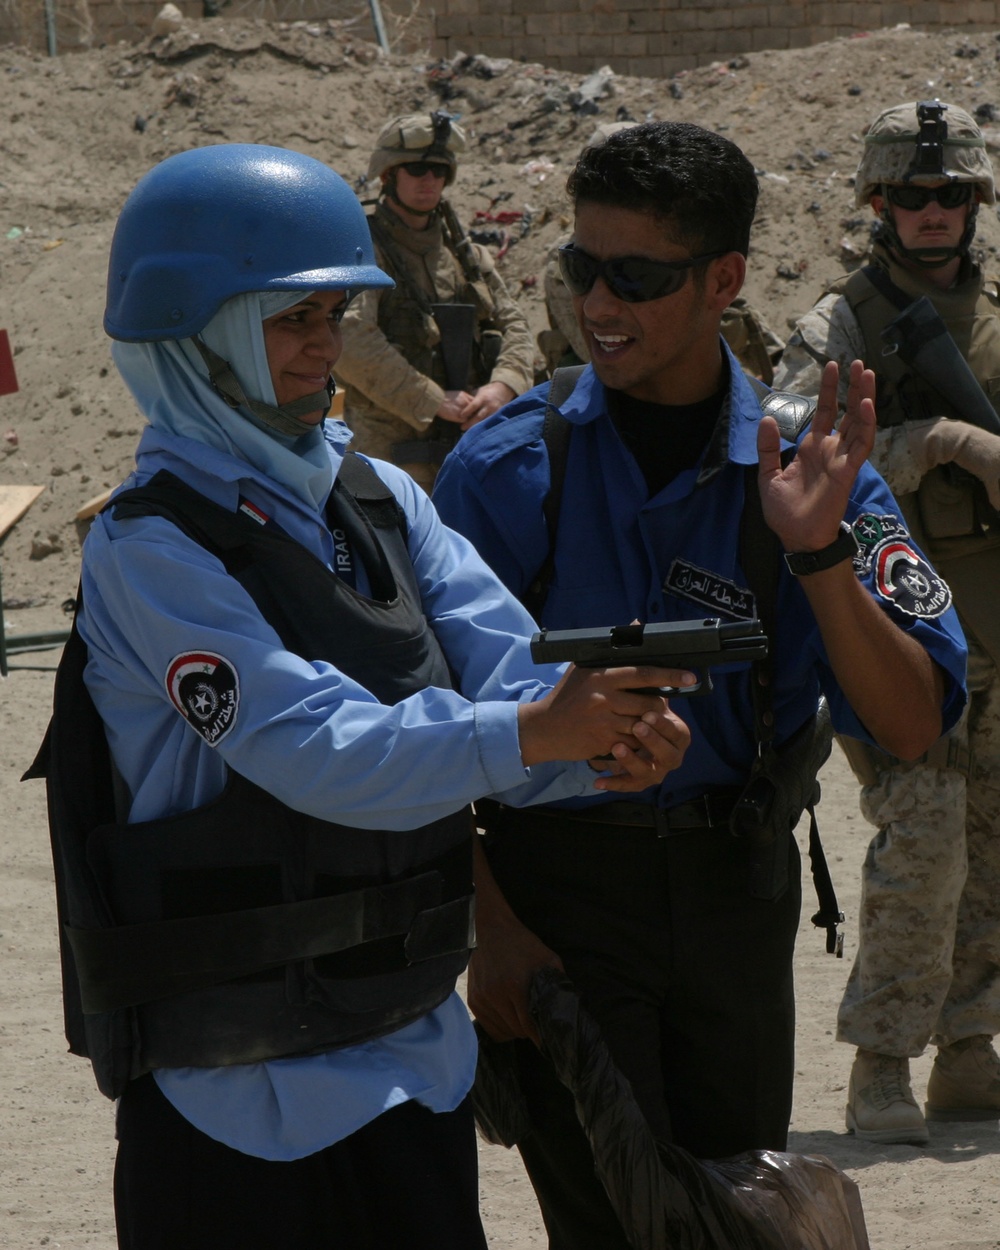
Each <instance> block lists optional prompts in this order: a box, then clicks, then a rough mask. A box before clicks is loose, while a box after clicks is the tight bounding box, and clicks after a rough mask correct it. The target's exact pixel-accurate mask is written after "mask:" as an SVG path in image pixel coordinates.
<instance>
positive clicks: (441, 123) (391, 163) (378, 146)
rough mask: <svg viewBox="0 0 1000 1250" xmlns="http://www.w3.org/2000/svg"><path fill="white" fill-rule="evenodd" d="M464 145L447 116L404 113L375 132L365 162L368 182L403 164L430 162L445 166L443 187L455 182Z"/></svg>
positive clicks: (461, 134) (460, 132) (440, 111)
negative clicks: (369, 153) (375, 136)
mask: <svg viewBox="0 0 1000 1250" xmlns="http://www.w3.org/2000/svg"><path fill="white" fill-rule="evenodd" d="M466 146H467V141H466V138H465V131H464V130H463V129H462V128H461V126H458V125H456V123H455V121H454V119H453V118H452V116H451V114H450V113H446V112H444V110H443V109H438V110H436V111H435V112H433V113H407V114H405V115H404V116H402V117H394V118H392V120H391V121H388V122H386V124H385V125H384V126H383V127H382V129H381V130H380V131H379V135H378V139H377V140H376V141H375V150H374V152H372V154H371V159H370V160H369V162H368V178H369V181H371V180H373V179H375V178H380V177H381V176H382V174H384V173H387V172H388V171H389V170H390V169H393V168H394V167H395V166H397V165H405V164H406V162H407V161H433V162H435V163H436V164H439V165H445V166H447V170H448V172H447V175H446V177H445V186H448V187H450V186H451V184H452V183H453V182H454V181H455V171H456V169H457V168H458V156H459V154H460V153H461V152H464V151H465V149H466Z"/></svg>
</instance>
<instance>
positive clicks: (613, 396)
mask: <svg viewBox="0 0 1000 1250" xmlns="http://www.w3.org/2000/svg"><path fill="white" fill-rule="evenodd" d="M727 389H728V385H723V386H722V387H720V389H719V390H718V391H716V393H715V394H714V395H710V396H709V397H708V399H701V400H699V401H698V402H697V403H694V404H653V403H649V402H648V401H646V400H643V399H633V398H632V397H631V396H630V395H626V394H624V393H623V392H622V391H608V412H609V414H610V416H611V420H612V421H613V422H614V426H615V429H616V430H617V431H618V436H619V437H620V438H621V440H622V442H623V443H624V444H625V446H626V447H627V448H628V449H629V451H630V452H631V453H632V455H633V456H634V457H635V460H636V463H637V464H638V465H639V468H640V469H641V470H642V472H643V476H644V477H645V479H646V485H647V486H648V487H649V493H650V496H653V495H656V494H658V493H659V492H660V491H661V490H662V489H663V488H664V486H666V485H667V483H668V482H671V481H673V479H674V478H675V477H676V476H677V474H678V473H680V472H682V471H683V470H684V469H690V468H693V466H694V465H696V464H697V463H698V458H699V457H700V456H701V453H702V452H703V451H704V450H705V447H706V445H707V443H708V440H709V438H710V437H711V435H712V430H713V429H714V428H715V423H716V421H718V419H719V412H720V410H721V408H722V403H723V400H724V399H725V397H726V391H727Z"/></svg>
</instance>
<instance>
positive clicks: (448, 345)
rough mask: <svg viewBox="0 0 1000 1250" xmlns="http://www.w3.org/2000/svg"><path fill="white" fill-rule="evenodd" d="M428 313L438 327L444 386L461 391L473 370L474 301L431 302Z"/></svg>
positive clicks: (449, 389) (446, 388)
mask: <svg viewBox="0 0 1000 1250" xmlns="http://www.w3.org/2000/svg"><path fill="white" fill-rule="evenodd" d="M431 314H432V316H433V317H434V320H435V321H436V322H437V327H438V329H439V330H440V331H441V361H442V363H443V365H444V373H445V390H448V391H464V390H465V388H466V387H467V386H468V385H469V374H470V373H471V372H472V347H473V344H474V342H475V335H476V306H475V304H431Z"/></svg>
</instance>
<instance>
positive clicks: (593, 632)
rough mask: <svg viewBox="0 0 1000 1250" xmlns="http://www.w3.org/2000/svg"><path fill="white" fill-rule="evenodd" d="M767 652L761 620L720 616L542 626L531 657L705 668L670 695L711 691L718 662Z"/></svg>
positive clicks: (597, 664) (581, 663)
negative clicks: (575, 626) (598, 625)
mask: <svg viewBox="0 0 1000 1250" xmlns="http://www.w3.org/2000/svg"><path fill="white" fill-rule="evenodd" d="M766 655H767V637H766V635H765V633H764V630H763V627H762V626H761V623H760V621H757V620H751V621H721V620H719V618H718V617H708V618H707V619H705V620H701V621H669V622H665V623H659V624H655V625H613V626H610V627H606V628H598V629H543V630H542V631H541V632H540V633H537V634H535V635H534V636H533V637H532V639H531V658H532V659H533V660H534V661H535V663H536V664H552V663H561V662H563V661H565V660H572V662H573V663H574V664H576V665H577V667H578V668H623V667H625V666H626V665H632V664H642V665H651V666H652V667H654V668H685V669H697V670H698V671H699V672H700V673H701V681H699V682H698V684H697V685H695V686H682V687H679V688H675V687H667V688H666V689H665V690H664V691H663V692H662V693H665V694H670V695H693V694H709V693H711V690H712V678H711V675H710V673H709V669H710V668H711V667H712V666H713V665H716V664H734V663H736V662H738V661H745V660H762V659H763V658H764V657H765V656H766ZM653 693H656V694H659V693H661V691H659V690H655V691H654V692H653Z"/></svg>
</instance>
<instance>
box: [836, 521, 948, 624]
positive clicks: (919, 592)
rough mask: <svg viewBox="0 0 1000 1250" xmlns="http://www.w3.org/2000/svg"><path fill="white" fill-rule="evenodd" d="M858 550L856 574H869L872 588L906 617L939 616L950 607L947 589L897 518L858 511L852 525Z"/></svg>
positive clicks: (946, 585)
mask: <svg viewBox="0 0 1000 1250" xmlns="http://www.w3.org/2000/svg"><path fill="white" fill-rule="evenodd" d="M852 529H853V530H854V536H855V538H857V540H858V544H859V549H858V554H857V557H856V558H855V561H854V566H855V569H856V571H857V572H858V573H862V574H864V573H871V574H872V575H873V577H874V579H875V589H876V591H877V592H878V594H879V595H880V596H881V597H882V598H883V599H888V600H889V601H890V602H891V603H894V604H895V605H896V607H897V608H899V610H900V611H901V612H905V613H906V615H907V616H918V617H935V616H940V615H941V614H942V613H943V612H946V611H947V610H948V609H949V608H950V607H951V589H950V587H949V586H948V583H947V582H946V581H945V580H944V578H943V577H941V575H940V574H939V573H937V572H936V571H935V570H934V569H933V568H932V567H931V565H930V564H929V563H928V562H927V560H926V559H924V557H923V556H922V555H921V554H920V552H919V551H917V550H916V548H915V547H914V546H913V542H912V540H911V538H910V535H909V533H908V532H907V529H906V526H905V525H903V523H902V522H901V521H900V519H899V517H897V516H893V515H892V514H891V513H889V514H886V515H878V514H876V513H874V512H862V513H861V515H860V516H858V517H856V518H855V520H854V523H853V526H852Z"/></svg>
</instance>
